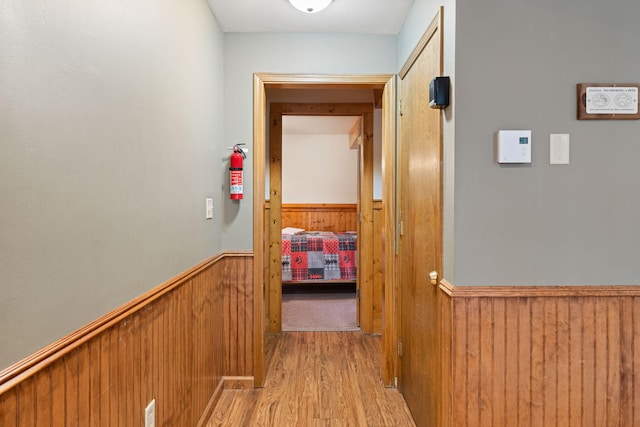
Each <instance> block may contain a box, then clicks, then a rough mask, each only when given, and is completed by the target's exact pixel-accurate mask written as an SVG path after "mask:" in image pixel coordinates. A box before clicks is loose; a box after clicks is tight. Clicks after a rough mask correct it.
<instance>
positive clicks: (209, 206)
mask: <svg viewBox="0 0 640 427" xmlns="http://www.w3.org/2000/svg"><path fill="white" fill-rule="evenodd" d="M206 204H207V210H206V212H205V219H213V199H206Z"/></svg>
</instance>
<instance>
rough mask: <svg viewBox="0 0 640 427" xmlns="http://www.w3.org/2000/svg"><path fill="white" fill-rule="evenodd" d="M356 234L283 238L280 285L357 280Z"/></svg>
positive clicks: (319, 234)
mask: <svg viewBox="0 0 640 427" xmlns="http://www.w3.org/2000/svg"><path fill="white" fill-rule="evenodd" d="M356 242H357V234H356V233H355V232H347V233H331V232H319V231H316V232H306V233H302V234H293V235H290V234H283V235H282V281H283V282H299V281H305V280H345V281H346V280H349V281H353V280H356V258H357V257H356Z"/></svg>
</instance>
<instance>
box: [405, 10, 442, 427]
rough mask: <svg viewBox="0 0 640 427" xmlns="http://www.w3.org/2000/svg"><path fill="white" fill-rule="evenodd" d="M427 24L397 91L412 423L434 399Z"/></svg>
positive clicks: (436, 122) (437, 233) (434, 254)
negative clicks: (425, 32)
mask: <svg viewBox="0 0 640 427" xmlns="http://www.w3.org/2000/svg"><path fill="white" fill-rule="evenodd" d="M434 23H435V26H434V25H433V24H432V26H431V27H430V30H428V31H430V33H428V37H426V38H423V40H424V43H425V44H424V46H423V48H422V49H421V50H420V51H418V52H419V53H418V54H417V56H415V58H414V59H415V60H413V61H412V62H411V63H410V64H408V65H407V66H406V67H405V69H406V72H404V73H402V74H401V75H400V77H401V81H400V90H399V94H400V118H399V139H398V145H399V146H398V153H399V167H398V173H399V177H398V178H399V220H400V223H399V228H400V230H399V231H400V236H399V257H398V258H399V279H400V287H399V292H400V340H401V342H400V344H399V345H400V346H401V351H399V353H401V356H400V377H399V387H400V390H401V392H402V394H403V395H404V398H405V400H406V402H407V405H408V406H409V409H410V410H411V412H412V414H413V416H414V418H415V420H416V424H417V425H418V426H436V425H438V424H437V423H438V411H439V409H438V408H439V406H438V401H439V399H440V396H439V392H440V388H439V384H440V369H439V367H440V359H439V342H438V336H439V327H440V325H439V321H438V313H437V301H436V300H437V297H438V287H437V286H434V285H433V284H431V283H430V278H429V275H430V273H431V272H432V271H435V272H440V271H441V264H442V203H441V156H442V154H441V153H442V149H441V118H440V110H435V109H431V108H429V82H430V81H431V80H432V79H433V78H434V77H436V76H438V75H440V68H441V66H440V64H441V60H440V58H441V44H440V37H441V35H440V26H439V20H438V19H436V20H434ZM399 350H400V349H399Z"/></svg>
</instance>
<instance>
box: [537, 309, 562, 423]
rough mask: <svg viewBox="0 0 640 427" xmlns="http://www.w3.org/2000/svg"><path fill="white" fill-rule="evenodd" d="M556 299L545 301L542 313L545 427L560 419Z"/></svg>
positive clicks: (542, 417) (543, 411)
mask: <svg viewBox="0 0 640 427" xmlns="http://www.w3.org/2000/svg"><path fill="white" fill-rule="evenodd" d="M556 302H557V301H556V299H555V298H548V299H545V300H543V304H544V306H543V307H544V308H543V313H542V318H541V321H542V324H543V332H542V343H543V347H542V352H543V356H542V361H543V362H542V369H543V372H544V374H543V376H542V380H543V382H542V388H541V389H540V392H541V393H540V396H541V397H542V413H541V415H542V416H541V417H540V418H541V419H542V422H543V424H542V425H544V426H551V425H555V420H557V419H558V413H557V411H556V409H557V399H558V390H557V388H556V386H557V384H558V371H557V368H558V330H557V326H558V319H557V306H556Z"/></svg>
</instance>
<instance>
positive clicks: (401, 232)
mask: <svg viewBox="0 0 640 427" xmlns="http://www.w3.org/2000/svg"><path fill="white" fill-rule="evenodd" d="M398 235H400V236H404V221H398Z"/></svg>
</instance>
